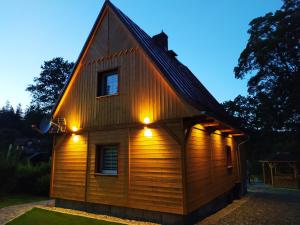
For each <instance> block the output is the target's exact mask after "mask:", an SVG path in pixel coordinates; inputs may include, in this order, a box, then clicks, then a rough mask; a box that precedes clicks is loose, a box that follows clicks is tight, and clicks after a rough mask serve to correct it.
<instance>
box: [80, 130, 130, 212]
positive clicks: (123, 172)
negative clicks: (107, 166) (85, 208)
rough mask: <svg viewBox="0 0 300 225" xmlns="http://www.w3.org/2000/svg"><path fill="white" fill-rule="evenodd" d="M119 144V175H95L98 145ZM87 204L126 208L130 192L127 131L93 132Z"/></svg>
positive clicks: (90, 148)
mask: <svg viewBox="0 0 300 225" xmlns="http://www.w3.org/2000/svg"><path fill="white" fill-rule="evenodd" d="M106 144H118V175H117V176H109V175H95V158H96V157H95V152H96V145H106ZM87 174H88V175H87V199H86V200H87V202H93V203H101V204H109V205H117V206H126V202H127V192H128V182H127V181H128V131H127V129H120V130H111V131H109V130H108V131H98V132H91V133H90V135H89V157H88V173H87Z"/></svg>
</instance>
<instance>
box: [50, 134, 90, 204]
mask: <svg viewBox="0 0 300 225" xmlns="http://www.w3.org/2000/svg"><path fill="white" fill-rule="evenodd" d="M78 137H79V139H78V141H77V142H74V141H73V137H72V136H71V135H66V136H60V137H59V138H57V141H56V144H57V145H56V147H55V148H54V151H55V161H54V162H53V170H52V179H53V182H52V183H53V184H52V187H51V197H52V198H64V199H69V200H78V201H84V198H85V173H86V157H87V136H86V135H85V134H82V135H78Z"/></svg>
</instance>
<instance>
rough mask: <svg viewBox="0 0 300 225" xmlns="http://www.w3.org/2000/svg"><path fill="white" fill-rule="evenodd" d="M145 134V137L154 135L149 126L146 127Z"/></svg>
mask: <svg viewBox="0 0 300 225" xmlns="http://www.w3.org/2000/svg"><path fill="white" fill-rule="evenodd" d="M144 136H145V137H152V131H151V130H150V129H149V128H147V127H145V128H144Z"/></svg>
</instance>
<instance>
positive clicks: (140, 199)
mask: <svg viewBox="0 0 300 225" xmlns="http://www.w3.org/2000/svg"><path fill="white" fill-rule="evenodd" d="M151 131H152V137H145V136H144V131H143V130H141V129H139V130H137V129H136V130H131V131H130V177H129V193H128V194H129V195H128V198H129V202H128V205H129V206H130V207H133V208H142V209H146V210H154V211H162V212H169V213H177V214H182V213H183V187H182V172H181V148H180V145H179V144H178V143H177V142H176V141H175V140H174V139H173V138H172V137H171V136H170V134H168V133H167V132H166V131H165V130H164V129H162V128H158V127H156V128H152V129H151Z"/></svg>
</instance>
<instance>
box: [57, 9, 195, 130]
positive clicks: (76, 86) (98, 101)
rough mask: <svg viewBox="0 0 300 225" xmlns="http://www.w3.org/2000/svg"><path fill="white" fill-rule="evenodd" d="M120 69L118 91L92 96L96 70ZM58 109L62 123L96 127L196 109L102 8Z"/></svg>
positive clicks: (164, 116) (162, 117) (176, 115)
mask: <svg viewBox="0 0 300 225" xmlns="http://www.w3.org/2000/svg"><path fill="white" fill-rule="evenodd" d="M110 69H118V71H119V81H120V82H119V84H120V86H119V90H120V93H119V95H116V96H108V97H100V98H96V94H97V73H98V72H101V71H106V70H110ZM61 104H62V106H61V107H60V110H59V112H58V114H57V116H59V117H64V118H66V121H67V125H68V126H69V127H71V126H72V125H76V126H78V127H81V128H92V127H101V126H109V125H112V124H113V125H117V124H124V123H125V124H126V123H132V122H141V121H142V120H143V118H144V117H145V116H148V117H150V119H151V121H157V120H163V119H170V118H180V117H185V116H190V115H193V114H195V113H196V111H195V110H194V111H192V107H191V106H189V105H187V104H186V103H184V102H183V101H182V99H181V98H179V97H178V95H177V94H176V93H175V91H174V90H172V88H171V87H170V86H169V84H168V83H167V82H166V80H165V78H163V76H162V74H161V73H160V72H159V71H158V70H157V68H156V67H155V66H154V65H153V64H152V62H151V61H150V59H148V57H147V56H146V55H145V53H144V52H143V50H141V49H139V45H138V44H137V43H136V42H135V40H133V38H132V37H131V36H130V34H129V32H128V31H127V30H126V29H125V28H124V26H123V24H121V23H120V21H118V20H117V19H116V18H115V16H114V14H113V13H106V16H105V17H104V18H103V19H102V23H101V25H100V27H99V28H98V31H97V33H96V34H95V36H94V39H93V42H92V44H91V45H90V47H89V50H88V51H87V53H86V56H85V57H84V59H83V61H82V63H81V64H80V66H79V70H78V74H77V75H76V80H75V81H74V82H73V84H72V88H71V89H70V91H69V92H68V94H67V95H66V97H65V98H64V101H63V102H61Z"/></svg>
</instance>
